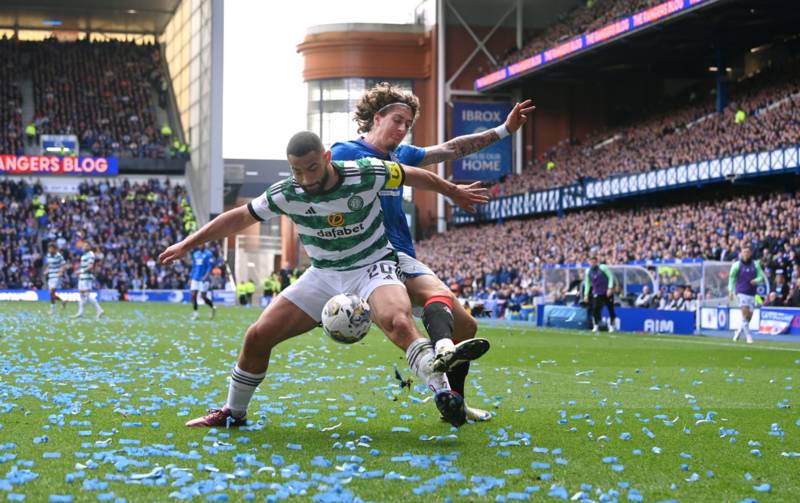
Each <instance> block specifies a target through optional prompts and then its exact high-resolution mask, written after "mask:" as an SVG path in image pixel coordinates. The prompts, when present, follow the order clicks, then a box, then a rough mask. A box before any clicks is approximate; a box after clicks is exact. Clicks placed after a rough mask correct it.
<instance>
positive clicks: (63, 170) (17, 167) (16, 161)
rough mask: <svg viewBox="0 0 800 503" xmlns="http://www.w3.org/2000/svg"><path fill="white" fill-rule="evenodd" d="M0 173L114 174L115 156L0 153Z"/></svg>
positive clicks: (116, 171)
mask: <svg viewBox="0 0 800 503" xmlns="http://www.w3.org/2000/svg"><path fill="white" fill-rule="evenodd" d="M0 173H2V174H9V175H84V176H115V175H118V174H119V162H118V159H117V158H115V157H55V156H49V155H7V154H0Z"/></svg>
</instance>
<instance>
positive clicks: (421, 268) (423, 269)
mask: <svg viewBox="0 0 800 503" xmlns="http://www.w3.org/2000/svg"><path fill="white" fill-rule="evenodd" d="M397 258H398V260H399V264H398V265H399V267H400V275H401V277H402V279H403V280H406V279H410V278H416V277H417V276H425V275H427V274H430V275H431V276H436V275H435V274H434V273H433V271H431V268H430V267H428V266H426V265H425V264H423V263H422V262H420V261H419V260H417V259H415V258H414V257H412V256H411V255H408V254H406V253H403V252H397Z"/></svg>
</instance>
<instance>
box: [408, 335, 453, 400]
mask: <svg viewBox="0 0 800 503" xmlns="http://www.w3.org/2000/svg"><path fill="white" fill-rule="evenodd" d="M434 356H435V355H434V353H433V344H432V343H431V342H430V341H427V340H425V339H422V338H419V339H417V340H416V341H414V342H412V343H411V345H410V346H409V347H408V349H407V350H406V359H407V360H408V366H409V367H410V368H411V371H412V372H414V373H415V374H416V375H417V377H419V378H420V379H422V380H423V381H425V384H427V385H428V387H429V388H430V389H432V390H433V392H434V393H438V392H439V391H449V390H450V382H449V381H448V380H447V375H446V374H443V373H442V372H434V371H433V370H432V367H431V362H432V361H433V358H434Z"/></svg>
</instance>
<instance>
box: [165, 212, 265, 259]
mask: <svg viewBox="0 0 800 503" xmlns="http://www.w3.org/2000/svg"><path fill="white" fill-rule="evenodd" d="M256 222H258V220H256V219H255V218H254V217H253V215H252V214H251V213H250V210H248V209H247V206H246V205H245V206H240V207H238V208H235V209H232V210H229V211H226V212H225V213H223V214H221V215H219V216H217V218H215V219H214V220H212V221H210V222H208V223H207V224H205V225H204V226H203V227H201V228H200V230H198V231H197V232H195V233H194V234H191V235H189V236H187V237H186V239H184V240H183V241H181V242H179V243H175V244H174V245H172V246H170V247H169V248H167V249H166V250H164V251H163V252H162V253H161V255H159V256H158V261H159V262H161V263H162V264H165V265H169V264H171V263H172V262H175V261H176V260H178V259H180V258H181V257H183V256H184V255H186V253H187V252H188V251H190V250H191V249H192V248H195V247H197V246H200V245H201V244H203V243H207V242H209V241H216V240H218V239H222V238H225V237H228V236H230V235H231V234H236V233H237V232H239V231H242V230H244V229H246V228H247V227H250V226H251V225H253V224H254V223H256Z"/></svg>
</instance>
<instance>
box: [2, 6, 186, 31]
mask: <svg viewBox="0 0 800 503" xmlns="http://www.w3.org/2000/svg"><path fill="white" fill-rule="evenodd" d="M179 4H180V0H30V1H26V0H0V27H3V28H13V27H17V28H20V29H31V30H48V29H49V30H64V31H97V32H121V33H144V34H154V35H159V34H161V33H162V32H163V31H164V29H165V28H166V26H167V23H168V22H169V20H170V18H171V17H172V15H173V13H174V12H175V10H176V9H177V8H178V5H179Z"/></svg>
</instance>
